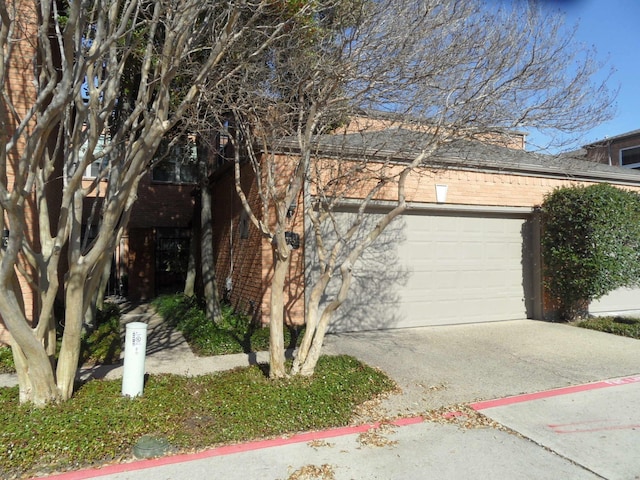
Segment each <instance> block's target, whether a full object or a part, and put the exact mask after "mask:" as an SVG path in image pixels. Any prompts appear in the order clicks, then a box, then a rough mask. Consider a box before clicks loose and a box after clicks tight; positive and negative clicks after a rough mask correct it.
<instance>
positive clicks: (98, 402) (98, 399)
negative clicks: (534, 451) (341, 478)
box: [0, 356, 395, 478]
mask: <svg viewBox="0 0 640 480" xmlns="http://www.w3.org/2000/svg"><path fill="white" fill-rule="evenodd" d="M394 388H395V384H394V383H393V382H392V381H391V380H390V379H389V378H388V377H387V376H386V375H385V374H384V373H382V372H380V371H378V370H375V369H373V368H370V367H368V366H366V365H364V364H362V363H360V362H359V361H358V360H356V359H354V358H352V357H347V356H338V357H322V358H321V359H320V361H319V362H318V367H317V369H316V374H315V375H313V376H312V377H297V378H292V379H284V380H278V381H273V380H269V379H268V378H266V377H265V375H264V373H263V371H262V370H261V368H260V366H252V367H248V368H240V369H236V370H232V371H229V372H222V373H216V374H210V375H204V376H200V377H182V376H177V375H153V376H151V377H150V378H149V380H148V382H147V383H146V385H145V390H144V395H143V396H141V397H137V398H134V399H130V398H126V397H122V395H121V392H120V390H121V381H120V380H113V381H111V380H109V381H107V380H93V381H90V382H88V383H86V384H84V385H83V386H82V387H81V388H80V389H79V390H78V391H77V392H76V394H75V395H74V396H73V398H71V399H70V400H69V401H67V402H63V403H61V404H59V405H49V406H47V407H45V408H41V409H38V408H36V409H34V408H31V407H30V406H28V405H20V404H19V403H18V389H17V387H16V388H0V422H1V423H2V429H1V430H0V478H28V477H29V478H30V477H32V476H36V475H37V476H41V475H43V474H47V473H52V472H56V471H64V470H73V469H78V468H82V467H87V466H90V465H101V464H105V463H113V462H114V461H115V462H118V461H127V460H129V459H130V458H131V450H132V447H133V445H134V444H135V443H136V442H137V441H138V440H139V439H140V437H142V436H143V435H153V436H159V437H162V438H165V439H167V440H168V441H169V443H170V444H171V445H172V446H173V447H174V448H175V449H176V450H177V451H185V452H189V451H193V450H197V449H203V448H206V447H211V446H215V445H219V444H224V443H237V442H242V441H247V440H251V439H258V438H270V437H275V436H281V435H287V434H291V433H295V432H300V431H306V430H317V429H324V428H330V427H338V426H343V425H347V424H348V423H349V422H350V420H351V418H352V415H353V413H352V412H353V410H354V408H355V407H356V406H357V405H359V404H361V403H363V402H365V401H367V400H371V399H372V398H375V397H376V396H377V395H379V394H382V393H384V392H388V391H390V390H392V389H394Z"/></svg>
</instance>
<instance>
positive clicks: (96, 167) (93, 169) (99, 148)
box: [79, 135, 109, 178]
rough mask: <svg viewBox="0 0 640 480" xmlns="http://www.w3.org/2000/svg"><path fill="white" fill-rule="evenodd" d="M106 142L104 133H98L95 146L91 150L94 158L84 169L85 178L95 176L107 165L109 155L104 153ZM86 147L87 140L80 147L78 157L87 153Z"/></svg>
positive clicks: (82, 156)
mask: <svg viewBox="0 0 640 480" xmlns="http://www.w3.org/2000/svg"><path fill="white" fill-rule="evenodd" d="M106 142H107V137H106V135H100V138H98V142H97V143H96V148H95V149H94V150H93V156H94V158H96V160H95V161H93V162H92V163H91V165H89V166H88V167H87V168H86V170H85V171H84V174H83V176H84V177H85V178H96V177H97V176H98V175H99V174H100V172H101V171H102V170H104V169H105V168H106V167H107V166H108V165H109V156H108V155H106V154H105V153H104V150H105V146H106ZM87 148H88V142H85V143H84V144H83V145H82V146H81V147H80V151H79V158H84V156H85V155H86V154H87Z"/></svg>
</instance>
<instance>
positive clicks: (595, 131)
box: [542, 0, 640, 148]
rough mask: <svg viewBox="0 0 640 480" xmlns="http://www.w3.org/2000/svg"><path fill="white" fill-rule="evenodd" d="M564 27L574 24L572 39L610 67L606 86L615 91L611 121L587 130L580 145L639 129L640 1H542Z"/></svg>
mask: <svg viewBox="0 0 640 480" xmlns="http://www.w3.org/2000/svg"><path fill="white" fill-rule="evenodd" d="M542 3H544V4H545V6H546V8H551V9H556V10H560V11H562V12H564V13H565V15H566V24H567V25H574V24H576V23H578V30H577V32H576V40H577V41H579V42H581V43H584V44H586V45H588V46H593V47H594V48H595V49H596V51H597V53H598V55H597V57H598V59H600V60H603V61H607V62H608V64H609V65H610V66H612V67H613V68H614V73H613V75H612V77H611V79H610V80H609V86H610V88H611V89H613V90H615V89H617V88H619V93H618V97H617V99H616V105H617V107H616V110H615V114H614V118H613V119H612V120H610V121H608V122H606V123H604V124H602V125H598V126H594V127H593V128H592V129H590V130H589V131H587V132H586V133H585V134H584V136H583V137H582V138H581V139H580V141H579V142H578V143H577V144H575V145H573V147H575V148H578V147H580V146H581V145H585V144H587V143H592V142H595V141H597V140H602V139H604V138H606V137H612V136H615V135H619V134H622V133H626V132H629V131H631V130H638V129H640V88H639V83H640V32H639V30H638V21H639V20H640V0H546V1H544V0H543V1H542Z"/></svg>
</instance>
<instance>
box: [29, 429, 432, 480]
mask: <svg viewBox="0 0 640 480" xmlns="http://www.w3.org/2000/svg"><path fill="white" fill-rule="evenodd" d="M423 421H424V419H423V417H421V416H418V417H407V418H400V419H397V420H393V421H391V422H375V423H369V424H364V425H355V426H349V427H339V428H332V429H329V430H321V431H317V432H307V433H298V434H295V435H291V436H290V437H280V438H273V439H269V440H256V441H253V442H247V443H239V444H234V445H225V446H222V447H217V448H212V449H209V450H203V451H201V452H197V453H183V454H177V455H170V456H167V457H160V458H153V459H145V460H135V461H133V462H130V463H121V464H117V465H109V466H106V467H102V468H92V469H86V470H77V471H73V472H66V473H60V474H53V475H49V476H44V477H34V478H33V479H32V480H84V479H87V478H97V477H101V476H104V475H113V474H117V473H125V472H132V471H136V470H144V469H146V468H153V467H160V466H163V465H173V464H176V463H183V462H190V461H194V460H202V459H205V458H211V457H219V456H223V455H233V454H234V453H242V452H250V451H253V450H260V449H265V448H271V447H280V446H283V445H290V444H293V443H304V442H311V441H313V440H323V439H325V438H335V437H342V436H345V435H354V434H358V433H364V432H367V431H369V430H372V429H375V428H379V427H380V426H381V425H383V424H384V425H393V426H395V427H404V426H407V425H415V424H418V423H422V422H423Z"/></svg>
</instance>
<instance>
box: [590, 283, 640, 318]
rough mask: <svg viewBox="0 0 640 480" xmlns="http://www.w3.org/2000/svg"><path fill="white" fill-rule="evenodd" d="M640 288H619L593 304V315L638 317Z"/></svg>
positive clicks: (591, 312) (591, 309)
mask: <svg viewBox="0 0 640 480" xmlns="http://www.w3.org/2000/svg"><path fill="white" fill-rule="evenodd" d="M638 299H640V288H619V289H617V290H614V291H613V292H611V293H609V294H608V295H605V296H604V297H602V298H600V299H599V300H595V301H593V302H591V305H589V313H590V314H592V315H597V316H602V315H622V316H625V315H638V314H640V303H639V302H638Z"/></svg>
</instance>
